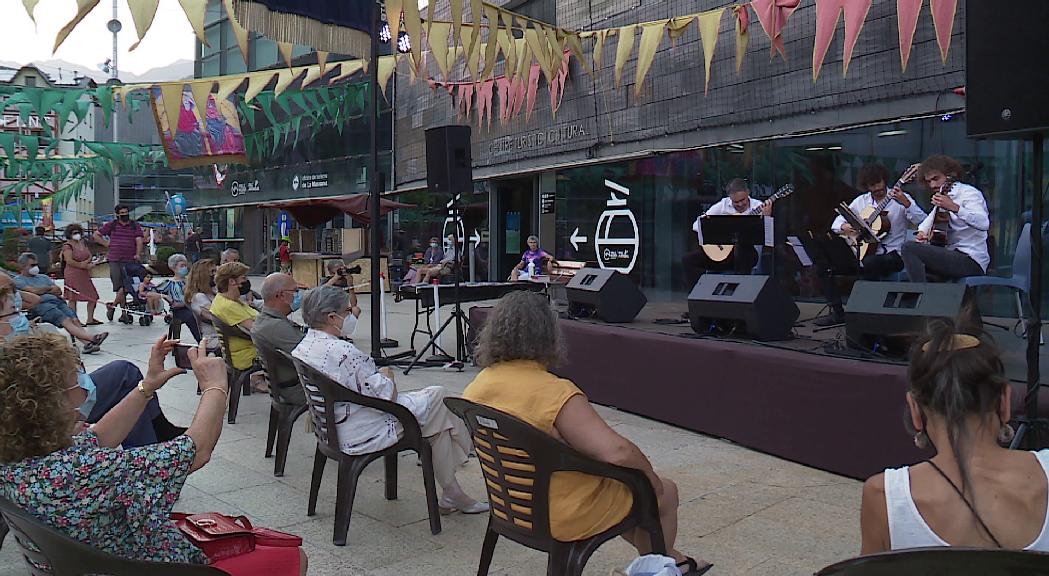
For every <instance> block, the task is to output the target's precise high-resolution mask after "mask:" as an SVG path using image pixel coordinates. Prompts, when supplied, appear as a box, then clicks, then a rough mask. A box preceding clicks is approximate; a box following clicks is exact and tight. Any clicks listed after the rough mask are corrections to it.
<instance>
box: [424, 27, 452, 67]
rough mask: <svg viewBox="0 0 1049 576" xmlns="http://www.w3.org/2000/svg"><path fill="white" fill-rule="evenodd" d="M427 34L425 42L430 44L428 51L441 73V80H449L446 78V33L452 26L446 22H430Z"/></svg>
mask: <svg viewBox="0 0 1049 576" xmlns="http://www.w3.org/2000/svg"><path fill="white" fill-rule="evenodd" d="M429 28H430V30H429V32H427V33H426V41H427V42H429V44H430V51H431V52H432V53H433V57H434V60H436V61H437V69H438V70H440V71H441V78H443V79H444V80H445V81H448V80H450V79H451V78H449V76H448V33H449V32H451V30H452V25H451V24H449V23H447V22H432V23H430V24H429Z"/></svg>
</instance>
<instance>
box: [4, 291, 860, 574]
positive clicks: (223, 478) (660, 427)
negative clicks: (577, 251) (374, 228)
mask: <svg viewBox="0 0 1049 576" xmlns="http://www.w3.org/2000/svg"><path fill="white" fill-rule="evenodd" d="M261 283H262V279H261V278H253V279H252V284H253V285H254V286H261ZM96 284H97V285H98V287H99V292H100V294H101V295H102V297H103V298H104V299H109V298H111V296H112V292H111V291H110V290H109V286H108V284H109V283H108V281H102V280H96ZM361 305H362V308H364V313H363V314H362V316H361V319H360V320H361V322H360V329H359V333H361V334H363V333H365V332H367V327H368V326H369V317H368V309H369V306H368V300H367V296H362V297H361ZM387 310H388V323H389V329H390V336H391V337H393V338H396V339H398V340H400V341H401V343H402V344H406V343H407V341H408V337H409V335H410V332H411V326H412V316H413V313H414V305H413V303H412V302H410V301H405V302H401V303H399V304H394V303H393V301H392V299H391V298H388V299H387ZM102 312H104V309H103V308H101V307H100V314H101V313H102ZM81 314H83V309H82V308H81ZM296 316H297V315H296ZM100 317H102V316H100ZM103 319H104V318H103ZM103 328H104V329H106V330H109V331H110V337H109V339H108V340H107V341H106V343H105V344H104V345H103V349H102V351H101V352H100V353H98V354H94V355H91V356H86V357H85V359H84V360H85V364H86V365H87V367H88V369H89V370H91V369H94V368H97V367H99V366H101V365H103V364H105V363H107V362H110V361H112V360H119V359H126V360H130V361H132V362H135V363H136V364H138V365H139V366H140V367H142V368H143V369H145V365H146V360H147V358H148V354H149V346H150V344H151V343H152V342H153V341H155V340H156V339H157V338H158V337H159V336H160V335H161V334H162V333H163V332H164V330H166V326H165V324H164V323H163V322H157V323H155V324H153V325H152V326H149V327H140V326H138V325H137V324H136V325H134V326H125V325H123V324H118V323H112V324H108V325H106V326H104V327H103ZM184 332H185V334H184V336H185V337H187V338H191V337H190V336H189V333H188V331H184ZM355 340H356V343H357V345H358V346H359V347H361V348H362V349H364V350H368V349H369V346H370V344H369V339H368V338H367V336H360V337H358V338H356V339H355ZM451 347H452V348H454V346H451ZM477 371H478V369H477V368H474V367H469V366H468V367H467V368H466V370H465V371H463V372H462V373H457V372H449V371H444V370H442V369H439V368H425V369H416V370H413V371H412V372H411V374H410V375H408V376H404V375H403V374H401V373H400V372H398V373H397V383H398V387H399V388H401V389H402V390H408V389H417V388H422V387H425V386H431V385H435V384H440V385H442V386H445V387H447V388H448V389H450V390H451V391H453V392H454V393H459V392H461V391H462V390H463V388H465V387H466V385H467V384H468V383H469V382H470V381H471V379H472V378H473V377H474V375H475V374H476V373H477ZM194 390H195V385H194V380H193V378H192V376H191V375H183V376H179V377H177V378H175V379H174V380H172V381H171V382H169V383H168V385H167V386H166V387H165V388H164V389H163V390H161V392H160V394H159V396H160V401H161V404H162V406H163V407H164V411H165V413H166V414H167V415H168V417H169V419H170V420H171V421H173V422H174V423H176V424H178V425H183V426H188V425H189V422H190V420H191V418H192V415H193V412H194V410H195V408H196V405H197V401H198V397H197V396H196V394H195V393H194ZM667 401H668V402H673V401H674V399H673V398H668V399H667ZM269 404H270V401H269V397H268V396H267V395H264V394H255V395H252V396H250V397H245V398H243V399H242V400H241V404H240V411H239V416H238V418H237V423H236V424H234V425H226V426H225V428H224V430H223V432H222V437H221V439H220V441H219V444H218V447H217V449H216V451H215V454H214V457H213V458H212V460H211V462H210V463H209V464H208V465H207V466H206V467H205V468H203V469H202V470H200V471H198V472H197V473H195V474H193V475H191V476H190V477H189V480H188V482H187V484H186V487H185V488H184V489H183V491H182V497H181V499H180V500H179V502H178V503H177V504H176V510H180V511H187V512H204V511H218V512H223V513H226V514H232V515H239V514H244V515H246V516H248V517H249V518H250V519H251V521H252V522H253V523H255V524H256V525H261V526H267V527H272V528H278V529H281V530H284V531H287V532H292V533H295V534H298V535H301V536H302V537H303V539H304V540H305V548H306V552H307V554H308V555H309V559H310V572H309V573H310V574H313V575H320V576H325V575H335V574H338V575H345V576H353V575H374V576H385V575H404V574H426V575H431V574H432V575H469V574H475V573H476V570H477V561H478V556H479V554H480V550H481V542H482V539H483V535H484V531H485V524H486V522H487V516H486V515H478V516H465V515H462V514H455V515H451V516H445V517H442V522H443V528H444V529H443V531H442V532H441V533H440V534H438V535H436V536H434V535H431V534H430V530H429V525H428V522H427V516H426V505H425V501H424V497H423V485H422V474H421V472H420V469H419V468H418V467H417V466H416V459H415V456H414V455H412V454H409V453H405V454H403V455H402V456H401V459H400V466H399V469H400V476H399V481H398V493H399V496H400V497H399V499H398V500H395V501H387V500H385V499H384V498H383V483H382V464H381V461H379V462H376V463H374V464H373V465H372V466H371V467H370V468H369V469H368V470H366V471H365V474H364V476H363V477H362V480H361V484H360V485H359V487H358V490H357V499H356V502H355V504H354V509H353V517H352V520H351V523H350V531H349V537H348V543H347V545H346V546H345V547H336V546H334V545H332V542H331V539H332V526H333V521H334V511H335V479H336V475H337V469H336V466H335V465H334V464H332V463H329V464H328V467H327V470H326V473H325V477H324V483H323V486H322V488H321V494H320V500H319V503H318V506H317V515H316V516H314V517H312V518H309V517H307V516H306V504H307V497H308V494H309V484H310V474H311V471H312V463H313V453H314V446H315V441H314V437H313V435H312V433H307V432H306V429H305V418H303V419H300V421H299V422H298V424H297V425H296V427H295V432H294V437H293V439H292V442H291V448H290V451H289V455H288V462H287V468H286V472H285V476H284V477H283V478H274V476H273V460H272V459H266V458H264V457H263V453H264V450H265V445H266V425H267V420H268V414H269ZM598 411H599V412H600V414H601V415H602V416H603V417H604V418H605V419H606V420H607V421H608V422H609V423H610V424H611V425H612V426H613V427H614V428H615V429H616V430H617V431H618V432H620V433H621V434H622V435H624V436H625V437H627V438H629V439H630V440H632V441H633V442H635V443H636V444H637V445H638V446H640V447H641V450H642V451H644V453H645V454H646V455H648V457H649V458H650V459H651V460H652V463H653V465H654V466H655V468H656V470H657V471H658V472H660V473H661V474H663V475H666V476H668V477H670V478H671V479H673V480H674V481H675V482H677V484H678V486H679V487H680V493H681V500H682V504H681V508H680V536H679V541H678V548H680V549H681V550H682V551H684V552H685V553H688V554H691V555H693V556H697V557H698V556H702V557H703V558H706V559H707V560H709V561H712V562H714V563H715V564H716V566H715V568H714V569H713V570H712V571H711V572H710V574H711V575H712V576H721V575H730V574H766V575H774V574H775V575H778V574H811V573H813V572H815V571H816V570H818V569H819V568H821V567H823V566H825V565H827V564H829V563H831V562H834V561H837V560H840V559H844V558H847V557H850V556H853V555H855V554H856V553H857V552H858V550H859V544H860V537H859V536H860V534H859V514H860V492H861V484H860V483H859V482H857V481H855V480H851V479H848V478H844V477H841V476H836V475H834V474H829V473H826V472H822V471H819V470H814V469H811V468H808V467H805V466H801V465H798V464H794V463H792V462H787V461H785V460H781V459H779V458H775V457H772V456H769V455H766V454H762V453H759V452H754V451H752V450H748V449H746V448H743V447H740V446H737V445H735V444H733V443H731V442H727V441H724V440H720V439H718V438H711V437H708V436H704V435H701V434H695V433H692V432H688V431H685V430H682V429H679V428H675V427H672V426H668V425H666V424H662V423H660V422H656V421H652V420H648V419H645V418H641V417H639V416H635V415H632V414H629V413H626V412H622V411H618V410H614V409H609V408H605V407H598ZM459 479H460V481H461V482H462V484H463V486H464V488H465V489H466V491H467V492H468V493H469V494H470V495H471V496H474V497H477V498H484V497H485V494H484V490H483V487H482V481H481V475H480V470H479V469H478V466H477V463H476V460H473V459H472V460H471V461H470V463H469V464H468V465H467V467H466V469H465V470H463V471H461V472H460V473H459ZM632 558H633V549H632V548H630V547H629V546H628V545H627V544H626V543H625V542H622V541H619V540H616V541H613V542H610V543H608V544H606V545H605V546H603V547H602V548H601V549H600V550H598V551H597V553H595V554H594V556H593V557H592V559H591V560H590V562H589V564H588V565H587V569H586V572H585V573H586V574H587V575H595V576H597V575H600V576H607V575H608V574H609V573H610V571H611V570H613V569H615V568H622V567H624V566H626V564H627V563H629V562H630V560H631V559H632ZM545 569H546V564H545V557H544V555H542V554H540V553H537V552H533V551H530V550H528V549H526V548H524V547H523V546H519V545H517V544H514V543H512V542H509V541H506V540H501V541H500V544H499V546H498V547H497V548H496V552H495V558H494V560H493V562H492V569H491V574H493V575H522V576H525V575H528V576H531V575H540V574H544V573H545ZM23 574H27V571H26V568H25V567H24V565H23V564H22V562H21V559H20V557H19V556H18V553H17V548H16V547H15V546H14V545H13V544H12V542H11V540H10V538H9V539H8V541H7V542H6V543H5V545H4V546H3V549H2V550H0V576H15V575H18V576H21V575H23Z"/></svg>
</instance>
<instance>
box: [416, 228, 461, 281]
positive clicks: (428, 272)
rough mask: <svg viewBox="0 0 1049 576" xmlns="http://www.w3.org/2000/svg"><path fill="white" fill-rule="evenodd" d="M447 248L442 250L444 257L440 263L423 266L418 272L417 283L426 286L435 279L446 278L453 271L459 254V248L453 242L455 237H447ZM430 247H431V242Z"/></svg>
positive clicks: (451, 235) (450, 235)
mask: <svg viewBox="0 0 1049 576" xmlns="http://www.w3.org/2000/svg"><path fill="white" fill-rule="evenodd" d="M447 240H448V245H449V248H448V249H447V250H444V251H443V252H444V256H443V257H442V258H441V261H440V262H438V263H437V264H434V265H432V266H425V267H423V268H421V269H420V270H419V283H421V284H428V283H430V282H432V281H433V280H435V279H439V278H441V277H444V276H448V275H450V274H452V273H453V272H454V271H455V266H456V262H455V259H456V256H457V254H458V253H459V246H458V244H456V242H455V235H453V234H449V235H448V239H447ZM430 245H431V246H432V245H433V242H432V241H431V243H430Z"/></svg>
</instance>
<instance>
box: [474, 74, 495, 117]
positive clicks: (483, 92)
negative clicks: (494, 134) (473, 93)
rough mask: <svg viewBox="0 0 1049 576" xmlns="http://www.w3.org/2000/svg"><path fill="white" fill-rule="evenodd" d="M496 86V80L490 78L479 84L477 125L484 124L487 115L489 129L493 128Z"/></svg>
mask: <svg viewBox="0 0 1049 576" xmlns="http://www.w3.org/2000/svg"><path fill="white" fill-rule="evenodd" d="M493 88H495V80H492V79H491V78H489V79H488V80H485V81H484V82H481V83H480V84H479V85H478V86H477V127H478V128H481V127H482V126H483V125H484V119H485V115H487V116H488V129H489V130H491V129H492V89H493Z"/></svg>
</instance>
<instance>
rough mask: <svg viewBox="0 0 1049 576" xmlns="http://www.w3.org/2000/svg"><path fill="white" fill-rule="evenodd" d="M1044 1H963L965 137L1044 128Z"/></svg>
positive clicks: (1047, 123)
mask: <svg viewBox="0 0 1049 576" xmlns="http://www.w3.org/2000/svg"><path fill="white" fill-rule="evenodd" d="M1047 22H1049V2H1046V1H1045V0H1011V1H1010V2H1006V3H1003V2H986V1H980V2H966V3H965V125H966V131H967V132H968V135H969V136H986V137H999V138H1017V137H1021V136H1023V135H1024V134H1029V133H1034V132H1039V131H1047V130H1049V106H1046V99H1045V95H1046V93H1049V66H1047V65H1046V64H1045V56H1046V55H1047V54H1049V34H1046V33H1045V31H1044V30H1043V28H1044V27H1045V24H1046V23H1047Z"/></svg>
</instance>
